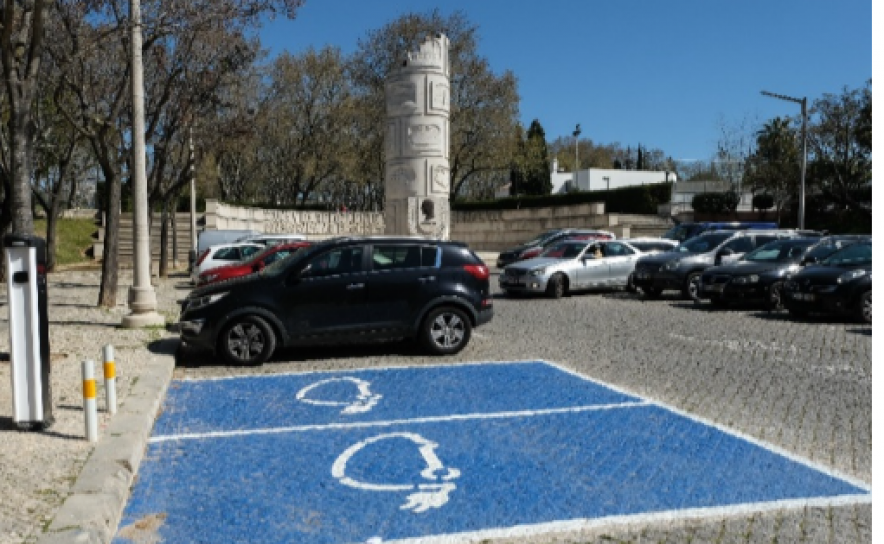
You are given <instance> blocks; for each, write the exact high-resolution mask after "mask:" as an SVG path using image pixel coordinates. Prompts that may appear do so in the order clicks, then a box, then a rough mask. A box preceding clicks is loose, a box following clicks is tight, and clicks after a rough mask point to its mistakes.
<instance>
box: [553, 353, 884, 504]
mask: <svg viewBox="0 0 884 544" xmlns="http://www.w3.org/2000/svg"><path fill="white" fill-rule="evenodd" d="M541 362H543V363H546V364H548V365H550V366H552V367H555V368H558V369H559V370H561V371H562V372H566V373H568V374H572V375H574V376H577V377H578V378H581V379H583V380H585V381H588V382H591V383H594V384H596V385H600V386H603V387H607V388H609V389H612V390H614V391H616V392H617V393H621V394H623V395H627V396H630V397H636V398H640V399H644V400H645V401H646V402H649V403H650V404H653V405H655V406H657V407H659V408H662V409H664V410H667V411H669V412H672V413H674V414H677V415H679V416H681V417H683V418H686V419H689V420H691V421H693V422H694V423H697V424H700V425H703V426H706V427H711V428H713V429H715V430H717V431H719V432H722V433H724V434H728V435H730V436H733V437H735V438H739V439H740V440H743V441H746V442H749V443H750V444H753V445H755V446H757V447H759V448H762V449H766V450H768V451H770V452H773V453H775V454H777V455H780V456H782V457H785V458H786V459H789V460H790V461H793V462H795V463H798V464H801V465H804V466H806V467H809V468H812V469H814V470H816V471H818V472H822V473H823V474H825V475H827V476H830V477H832V478H835V479H838V480H843V481H845V482H847V483H849V484H851V485H854V486H856V487H859V488H860V489H862V490H864V491H868V492H869V493H871V492H872V488H871V485H870V484H869V483H867V482H863V481H862V480H859V479H857V478H854V477H853V476H850V475H847V474H843V473H841V472H839V471H838V470H835V469H833V468H831V467H827V466H825V465H821V464H819V463H816V462H814V461H811V460H810V459H806V458H804V457H801V456H799V455H796V454H794V453H792V452H789V451H787V450H784V449H783V448H781V447H779V446H776V445H774V444H771V443H769V442H765V441H763V440H759V439H757V438H754V437H752V436H749V435H747V434H743V433H741V432H740V431H736V430H734V429H730V428H728V427H724V426H722V425H719V424H717V423H715V422H712V421H709V420H707V419H703V418H701V417H699V416H696V415H694V414H690V413H688V412H685V411H683V410H681V409H679V408H676V407H674V406H670V405H668V404H666V403H664V402H660V401H657V400H654V399H650V398H648V397H644V396H642V395H638V394H636V393H633V392H631V391H628V390H626V389H623V388H622V387H617V386H614V385H611V384H608V383H605V382H602V381H599V380H596V379H594V378H590V377H588V376H585V375H583V374H580V373H578V372H576V371H574V370H571V369H569V368H566V367H564V366H562V365H559V364H557V363H552V362H550V361H541Z"/></svg>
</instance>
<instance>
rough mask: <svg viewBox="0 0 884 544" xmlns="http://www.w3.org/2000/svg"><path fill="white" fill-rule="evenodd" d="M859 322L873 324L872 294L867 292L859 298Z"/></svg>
mask: <svg viewBox="0 0 884 544" xmlns="http://www.w3.org/2000/svg"><path fill="white" fill-rule="evenodd" d="M857 310H858V314H859V315H858V317H859V320H860V321H862V322H863V323H871V322H872V292H871V291H866V292H865V293H863V294H862V295H860V297H859V303H858V305H857Z"/></svg>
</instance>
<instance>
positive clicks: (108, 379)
mask: <svg viewBox="0 0 884 544" xmlns="http://www.w3.org/2000/svg"><path fill="white" fill-rule="evenodd" d="M103 352H104V392H105V394H106V395H107V411H108V413H109V414H116V413H117V365H116V363H115V362H114V347H113V346H112V345H110V344H108V345H106V346H104V349H103Z"/></svg>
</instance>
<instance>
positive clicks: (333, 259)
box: [303, 246, 362, 278]
mask: <svg viewBox="0 0 884 544" xmlns="http://www.w3.org/2000/svg"><path fill="white" fill-rule="evenodd" d="M308 266H309V269H307V270H306V272H305V273H304V274H303V275H304V277H311V278H315V277H323V276H334V275H338V274H350V273H353V272H361V271H362V247H361V246H353V247H341V248H335V249H332V250H330V251H327V252H325V253H322V254H319V255H316V256H315V257H313V258H312V259H310V262H309V265H308Z"/></svg>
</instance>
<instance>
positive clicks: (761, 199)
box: [752, 194, 774, 211]
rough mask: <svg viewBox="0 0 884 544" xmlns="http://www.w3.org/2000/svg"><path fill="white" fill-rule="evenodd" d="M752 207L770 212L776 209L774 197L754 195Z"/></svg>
mask: <svg viewBox="0 0 884 544" xmlns="http://www.w3.org/2000/svg"><path fill="white" fill-rule="evenodd" d="M752 207H753V208H755V209H756V210H762V211H763V210H769V209H771V208H773V207H774V199H773V196H772V195H764V194H762V195H754V196H753V197H752Z"/></svg>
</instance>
